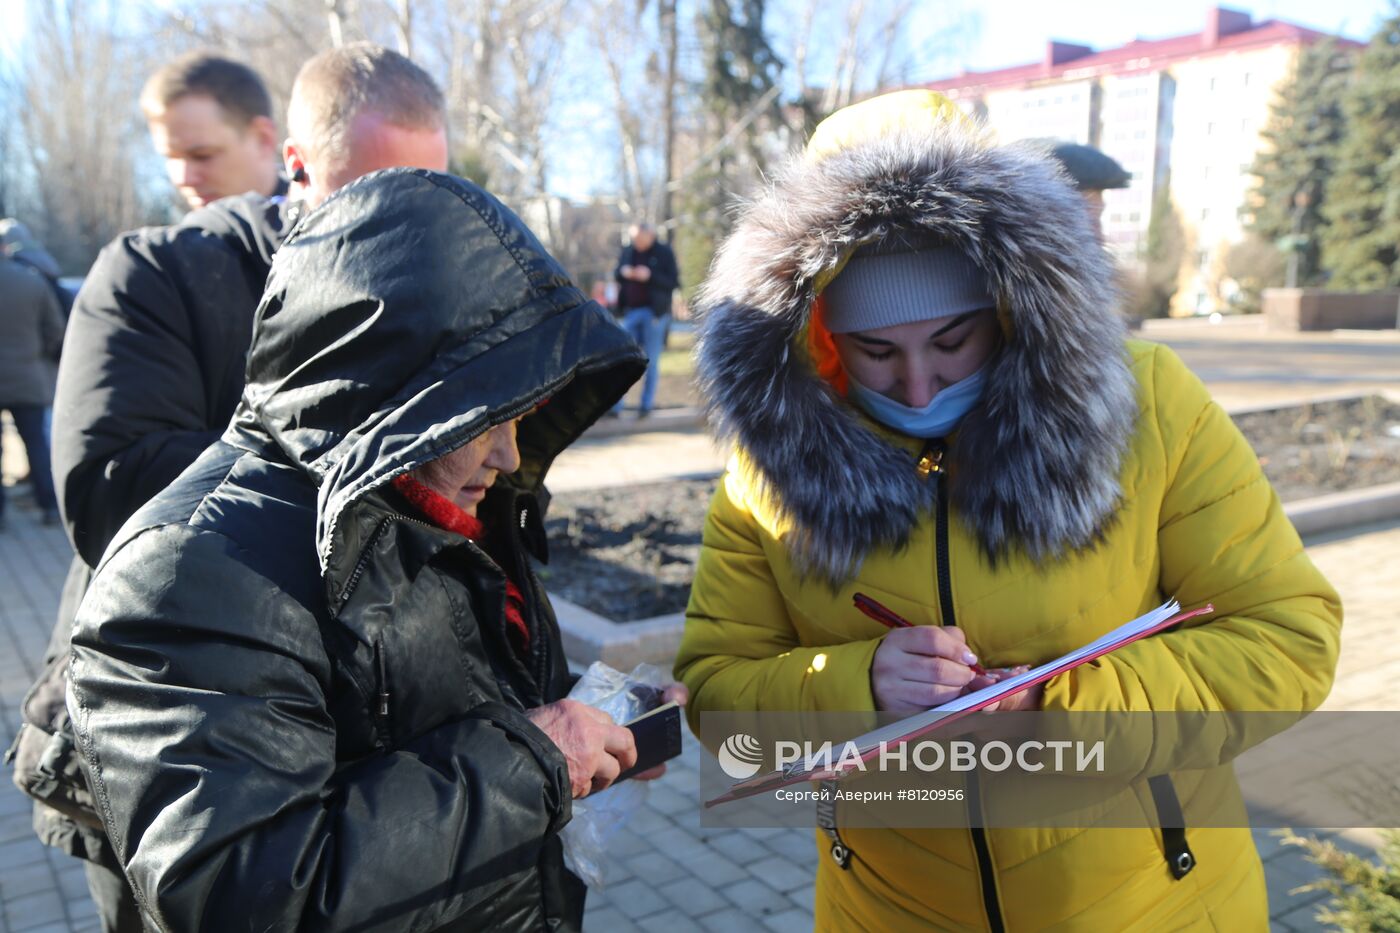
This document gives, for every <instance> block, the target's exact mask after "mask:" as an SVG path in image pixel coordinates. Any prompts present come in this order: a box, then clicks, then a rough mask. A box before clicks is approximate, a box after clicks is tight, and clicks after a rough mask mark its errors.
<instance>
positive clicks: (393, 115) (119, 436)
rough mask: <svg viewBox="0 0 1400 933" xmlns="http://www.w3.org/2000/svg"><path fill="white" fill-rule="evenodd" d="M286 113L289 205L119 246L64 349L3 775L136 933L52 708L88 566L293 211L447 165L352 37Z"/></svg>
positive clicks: (199, 222)
mask: <svg viewBox="0 0 1400 933" xmlns="http://www.w3.org/2000/svg"><path fill="white" fill-rule="evenodd" d="M406 76H409V77H406ZM410 77H411V80H410ZM429 91H431V92H432V93H428V92H429ZM425 101H426V102H427V105H426V107H425ZM433 101H436V103H435V104H434V103H433ZM291 111H292V113H293V115H294V116H293V119H292V120H291V121H290V122H291V123H292V126H291V136H290V138H289V139H288V140H287V143H286V147H285V151H286V152H287V169H288V173H289V174H290V175H291V176H292V177H293V189H292V195H293V197H295V198H297V199H298V200H297V201H295V202H289V201H287V200H284V199H283V198H280V197H279V198H266V197H263V196H261V195H258V194H248V195H244V196H241V197H231V198H226V199H224V200H222V201H220V202H219V203H217V204H213V205H211V206H209V207H205V208H202V209H200V210H196V211H193V212H191V213H190V214H189V215H188V216H187V217H186V218H185V219H184V220H183V221H182V222H181V223H179V224H176V225H174V226H170V227H157V228H147V229H143V230H137V231H134V232H131V233H127V234H123V235H122V236H120V237H118V238H117V239H116V240H115V241H113V242H112V243H111V244H109V245H108V246H107V247H106V249H104V250H103V251H102V254H101V255H100V256H99V257H98V260H97V262H96V264H94V266H93V269H92V271H91V272H90V273H89V275H88V278H87V281H86V282H85V283H84V284H83V288H82V291H81V292H80V293H79V295H78V299H77V302H76V303H75V305H74V309H73V316H72V320H71V322H70V324H69V328H68V335H67V338H66V340H65V342H64V357H63V362H62V364H61V365H60V367H59V377H58V393H57V397H56V399H55V406H54V410H55V411H54V445H53V447H54V449H53V460H54V477H55V480H56V484H57V487H58V494H59V501H60V506H61V509H62V512H63V518H64V522H65V525H66V527H67V530H68V534H69V538H70V540H71V541H72V543H73V547H74V549H75V550H76V551H77V557H76V558H75V559H74V561H73V564H72V566H71V567H70V569H69V574H68V581H67V582H66V583H65V585H64V593H63V602H62V604H61V606H60V608H59V617H58V620H57V623H56V624H55V628H54V634H53V638H52V640H51V641H50V645H49V651H48V656H47V661H46V666H45V670H44V672H43V673H42V674H41V675H40V680H39V683H38V684H36V685H35V689H34V690H33V691H31V693H30V695H29V696H28V697H27V698H26V700H25V704H24V708H23V710H22V713H23V718H24V721H25V725H24V727H22V728H21V732H20V735H19V736H18V737H17V738H16V741H15V746H14V747H15V750H16V752H17V763H16V775H15V780H16V782H18V783H21V785H22V786H24V785H25V784H26V782H27V784H28V786H27V787H26V790H27V792H29V793H30V794H31V795H32V796H36V797H39V798H42V799H43V800H44V801H45V802H47V803H48V804H49V805H48V806H45V805H44V804H43V803H41V804H39V805H38V806H36V807H35V818H34V825H35V831H36V832H37V833H38V835H39V837H40V839H41V840H43V841H44V842H46V843H48V844H49V845H53V846H56V847H58V848H62V849H64V850H65V851H67V852H69V853H70V854H72V855H76V856H78V857H80V858H82V859H84V860H85V861H86V862H87V863H88V864H87V870H88V883H89V888H90V889H91V891H92V893H93V898H94V900H95V901H96V902H97V904H98V907H99V912H100V913H102V915H103V923H104V929H106V930H109V931H111V930H120V931H123V933H124V931H127V930H130V931H138V930H140V929H141V920H140V918H139V915H138V912H137V908H136V904H135V900H134V899H133V897H132V895H131V892H130V890H129V889H128V887H127V882H126V878H125V877H124V875H123V872H122V867H121V865H120V864H119V863H118V862H117V860H116V856H115V854H114V853H113V851H112V848H111V846H110V844H109V843H108V841H107V839H106V836H105V835H104V833H103V831H102V828H101V825H100V823H99V821H98V820H97V815H96V812H95V808H94V806H93V801H92V799H91V795H90V793H89V791H88V787H87V782H86V779H85V776H84V774H83V773H82V772H81V769H80V764H79V762H78V759H77V756H76V754H75V752H74V750H73V748H72V745H71V742H72V735H71V726H70V725H69V724H68V722H67V719H66V713H65V712H64V709H63V704H64V690H65V683H66V674H67V659H68V654H69V641H70V638H71V631H72V624H73V617H74V615H75V613H76V612H77V608H78V604H79V602H80V601H81V599H82V596H83V594H84V592H85V591H86V589H87V585H88V582H89V580H90V579H91V574H92V568H94V567H96V566H97V564H98V562H99V561H100V560H101V558H102V554H103V551H104V550H106V547H107V544H108V543H109V542H110V541H111V540H112V538H113V537H114V536H115V535H116V532H117V530H118V529H119V528H120V527H121V526H122V525H123V524H124V523H125V522H126V520H127V518H129V517H130V516H131V515H132V514H133V513H135V512H136V510H137V509H138V508H140V507H141V506H142V505H143V504H145V503H146V502H147V501H148V500H150V499H151V498H152V497H153V496H155V495H156V494H157V493H159V492H160V491H161V490H162V489H164V488H165V487H166V486H167V485H168V484H169V483H170V482H171V481H172V480H173V479H175V477H176V476H178V475H179V474H180V473H181V472H182V471H183V470H184V469H185V468H186V467H187V466H189V465H190V464H191V463H192V462H194V460H195V458H196V457H198V456H199V454H200V452H201V451H203V450H204V449H205V448H206V447H207V446H209V445H210V444H211V443H213V442H214V441H215V440H217V439H218V437H219V436H220V435H221V434H222V433H223V430H224V427H225V426H226V425H227V424H228V421H229V418H230V416H231V415H232V414H233V410H234V408H235V407H236V405H237V404H238V401H239V398H240V397H241V395H242V392H243V380H244V366H245V358H246V355H247V351H248V345H249V342H250V339H251V335H252V321H253V313H254V311H255V310H256V309H257V305H258V301H259V300H260V298H261V296H262V291H263V286H264V284H265V282H266V279H267V274H268V269H269V267H270V265H271V262H272V255H273V252H274V251H275V250H276V249H277V248H278V246H280V245H281V242H282V239H283V237H284V236H285V235H286V234H287V232H289V231H290V229H291V227H292V226H293V225H294V224H295V221H296V219H297V218H298V216H299V215H300V213H301V212H302V211H303V210H305V209H309V208H311V207H314V206H316V205H317V204H319V203H320V201H322V200H324V198H325V197H326V196H327V195H328V194H329V193H330V192H331V191H332V190H334V186H336V185H339V184H344V183H345V182H348V181H350V180H352V178H353V177H355V174H356V173H364V172H370V171H374V170H376V169H380V168H388V167H391V166H396V165H405V166H414V167H419V168H427V169H433V170H435V171H443V170H445V169H446V167H447V137H446V133H447V130H446V115H445V111H444V108H443V106H442V97H441V94H440V93H437V90H436V87H435V86H434V85H433V83H432V79H431V78H429V77H428V76H427V75H426V74H425V73H423V72H422V71H421V70H419V69H418V68H417V66H415V65H413V63H412V62H410V61H408V59H406V58H404V57H403V56H401V55H399V54H398V53H396V52H392V51H389V50H388V49H382V48H379V47H377V46H371V45H369V44H368V43H360V44H356V45H351V46H347V47H343V48H340V49H334V50H331V51H328V52H324V53H322V54H321V55H318V56H316V57H315V58H313V59H312V60H311V61H309V62H308V63H307V64H306V66H305V67H304V68H303V70H302V76H301V77H299V78H298V81H297V86H296V89H295V90H294V91H293V100H292V103H291Z"/></svg>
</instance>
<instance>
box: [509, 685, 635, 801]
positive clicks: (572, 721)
mask: <svg viewBox="0 0 1400 933" xmlns="http://www.w3.org/2000/svg"><path fill="white" fill-rule="evenodd" d="M525 715H526V716H527V717H528V718H529V720H530V721H531V722H533V723H534V724H535V725H536V726H537V727H538V728H539V730H540V731H541V732H543V733H544V734H545V735H547V736H549V738H550V741H552V742H553V743H554V744H555V745H557V746H559V751H561V752H562V753H563V754H564V760H565V761H566V762H568V765H569V783H570V784H571V785H572V791H573V795H574V797H575V798H576V799H577V798H579V797H587V796H588V795H589V794H591V793H593V792H594V791H600V790H602V789H603V788H605V787H607V786H608V785H609V784H611V783H612V782H613V781H615V780H616V779H617V776H618V775H619V774H621V773H622V772H623V771H626V770H627V769H628V768H630V767H632V766H633V765H634V764H636V763H637V745H636V742H635V741H634V740H633V738H632V733H631V731H630V730H628V729H625V728H623V727H622V726H619V725H616V724H615V723H614V722H613V720H612V717H611V716H609V715H608V714H607V713H605V712H603V711H602V710H600V709H598V708H597V707H594V706H589V705H588V704H586V703H580V702H578V701H577V700H558V701H556V702H554V703H549V704H547V705H545V706H538V707H536V708H534V709H532V710H527V711H526V713H525Z"/></svg>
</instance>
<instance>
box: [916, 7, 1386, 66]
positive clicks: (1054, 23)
mask: <svg viewBox="0 0 1400 933" xmlns="http://www.w3.org/2000/svg"><path fill="white" fill-rule="evenodd" d="M1215 5H1216V4H1214V3H1210V2H1208V0H1171V2H1167V3H1131V2H1125V0H1073V2H1065V0H1061V2H1045V0H984V2H982V3H980V4H978V5H977V10H978V15H979V18H980V28H979V29H978V30H977V35H976V36H975V37H973V38H972V41H971V42H970V43H969V47H968V48H966V49H965V50H954V51H953V52H952V54H950V55H949V56H947V61H945V62H942V63H940V64H943V65H944V68H943V69H942V70H941V71H939V73H929V74H927V75H920V77H925V78H927V79H928V80H936V79H937V78H940V77H949V76H951V75H953V74H956V73H957V72H958V71H959V69H960V68H966V69H969V70H973V71H985V70H988V69H993V68H1005V67H1007V66H1009V65H1024V64H1027V63H1029V62H1035V61H1039V60H1040V59H1041V58H1042V57H1043V56H1044V54H1045V43H1046V41H1047V40H1049V39H1059V40H1062V41H1066V42H1074V43H1078V44H1081V45H1088V46H1091V47H1092V48H1094V49H1104V48H1111V47H1113V46H1117V45H1123V44H1125V43H1128V42H1131V41H1132V40H1133V39H1136V38H1143V39H1161V38H1166V37H1168V36H1176V35H1182V34H1184V33H1189V32H1199V31H1200V30H1201V29H1203V28H1204V27H1205V22H1206V14H1207V11H1209V10H1210V8H1211V7H1212V6H1215ZM1226 5H1227V6H1229V7H1231V8H1232V9H1238V10H1244V11H1248V12H1249V13H1250V14H1251V15H1252V16H1253V18H1254V21H1255V22H1259V21H1260V20H1265V19H1281V20H1286V21H1288V22H1292V23H1297V24H1298V25H1301V26H1308V27H1310V28H1313V29H1318V30H1321V31H1323V32H1331V33H1336V34H1339V35H1343V36H1346V37H1348V38H1352V39H1364V38H1366V37H1367V36H1369V35H1370V33H1371V31H1372V30H1373V28H1374V27H1375V25H1376V24H1377V23H1378V22H1379V21H1380V19H1381V18H1382V17H1383V16H1384V15H1385V13H1386V11H1387V10H1388V9H1389V3H1388V2H1387V0H1253V2H1250V0H1240V2H1237V3H1233V4H1226ZM938 14H939V11H938V10H937V8H936V7H935V5H934V4H924V5H922V6H921V16H922V19H923V20H924V21H923V22H921V23H919V24H918V27H917V28H919V29H923V30H928V29H932V28H937V17H938ZM935 70H937V69H935Z"/></svg>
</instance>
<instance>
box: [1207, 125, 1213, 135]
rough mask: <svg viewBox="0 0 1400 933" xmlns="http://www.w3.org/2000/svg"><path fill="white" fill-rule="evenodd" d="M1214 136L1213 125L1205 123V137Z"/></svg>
mask: <svg viewBox="0 0 1400 933" xmlns="http://www.w3.org/2000/svg"><path fill="white" fill-rule="evenodd" d="M1214 134H1215V124H1214V123H1207V124H1206V135H1207V136H1213V135H1214Z"/></svg>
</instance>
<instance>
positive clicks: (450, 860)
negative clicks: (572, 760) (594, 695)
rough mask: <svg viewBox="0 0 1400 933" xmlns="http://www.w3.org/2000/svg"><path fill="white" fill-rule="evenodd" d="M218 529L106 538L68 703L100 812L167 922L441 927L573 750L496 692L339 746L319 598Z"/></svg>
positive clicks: (479, 893) (531, 857)
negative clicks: (271, 574) (315, 610)
mask: <svg viewBox="0 0 1400 933" xmlns="http://www.w3.org/2000/svg"><path fill="white" fill-rule="evenodd" d="M242 558H243V555H242V552H241V551H240V550H239V548H238V547H237V546H236V545H235V544H234V543H233V542H231V541H230V540H228V539H227V538H225V537H224V536H222V535H219V534H216V533H213V532H208V531H198V530H195V529H191V528H189V527H187V526H184V525H170V526H165V527H161V528H156V529H152V530H148V531H145V532H143V533H141V534H140V535H138V536H137V537H136V538H134V539H132V540H131V541H130V542H129V543H127V544H125V545H123V546H122V547H121V549H120V550H118V551H117V552H115V553H114V554H112V555H111V556H110V557H109V558H108V560H107V563H106V564H105V565H104V566H103V567H102V569H101V570H100V571H99V573H98V575H97V577H96V578H95V580H94V582H93V586H92V588H91V589H90V590H89V592H88V596H87V598H86V599H85V600H84V602H83V606H82V609H81V610H80V612H79V615H78V622H77V625H76V628H75V631H74V636H73V655H72V662H71V675H70V676H71V684H72V686H71V689H70V693H69V698H68V706H69V712H70V715H71V716H72V721H73V723H74V729H75V732H76V734H77V737H78V744H79V749H80V751H81V753H82V755H83V757H84V759H85V761H86V764H87V767H88V771H89V774H90V776H91V778H92V784H93V790H94V795H95V797H96V799H97V802H98V808H99V811H100V813H101V815H102V819H103V823H104V825H105V827H106V829H107V832H108V834H109V836H110V838H111V840H112V843H113V847H114V848H115V850H116V852H117V854H118V857H119V859H120V860H121V863H122V865H123V866H124V867H125V869H126V871H127V874H128V876H129V877H130V879H131V881H132V882H133V885H134V889H135V891H136V894H137V897H138V899H139V900H140V901H141V903H142V904H143V906H144V907H145V908H146V909H147V910H148V911H149V912H150V913H151V914H152V916H153V917H154V918H155V919H156V921H157V923H158V924H159V925H160V928H161V929H168V930H202V931H222V930H234V929H238V930H278V931H283V930H317V931H321V930H327V931H328V930H360V931H368V930H376V931H377V930H384V931H389V930H409V929H414V930H428V929H436V928H437V927H439V926H442V925H444V924H446V923H448V922H450V921H452V920H454V919H456V918H458V917H461V916H463V915H464V914H466V913H467V912H469V911H470V910H472V909H473V908H474V907H475V906H477V905H479V904H481V903H483V902H484V901H485V900H486V899H488V898H489V897H490V896H491V895H492V893H493V892H495V891H498V890H499V889H500V888H501V886H502V885H503V884H508V883H509V882H510V879H511V878H512V876H518V875H519V873H521V872H526V871H533V870H535V868H536V866H537V865H538V863H539V860H540V858H541V852H542V850H543V849H544V847H545V844H546V842H547V841H549V840H550V839H551V838H552V836H553V834H555V833H557V832H558V830H559V829H560V828H562V826H563V824H564V823H565V822H566V821H567V820H568V818H569V815H570V812H571V801H570V796H569V779H568V768H567V765H566V763H565V761H564V758H563V756H562V755H561V754H560V752H559V751H558V749H557V748H556V747H555V746H554V745H553V743H551V742H550V741H549V739H548V738H547V737H546V736H545V735H544V733H543V732H540V731H539V730H538V729H537V728H535V726H534V725H533V724H532V723H531V722H530V721H529V720H528V719H527V718H526V717H525V716H524V714H523V713H520V712H519V711H517V710H514V709H511V708H508V707H506V706H503V705H501V704H496V703H487V704H483V705H481V706H478V707H476V708H475V709H473V710H472V711H470V712H469V713H468V714H467V715H466V716H465V717H463V718H461V719H457V720H453V721H449V722H447V723H444V724H443V725H441V726H439V727H438V728H436V729H433V730H431V731H429V732H427V733H425V734H424V735H422V736H420V737H418V738H417V739H414V740H413V741H411V742H410V743H408V744H407V745H406V746H405V747H403V748H400V749H397V750H392V751H389V752H386V753H383V754H378V755H375V756H373V757H370V758H368V759H364V760H361V761H359V762H356V763H353V764H345V763H343V762H338V761H337V758H336V729H335V722H334V720H333V719H332V717H331V715H330V712H329V704H328V697H329V696H330V690H331V687H330V683H331V677H332V663H331V660H330V659H329V657H328V656H327V654H326V651H325V647H324V642H323V641H322V637H321V634H320V629H319V622H318V620H317V618H316V617H315V616H314V615H313V614H312V613H311V612H309V611H308V610H307V609H306V608H305V607H304V606H303V605H302V604H301V603H299V602H297V601H296V600H294V599H292V598H291V597H289V596H287V595H285V594H283V593H282V592H281V590H280V588H279V587H278V586H277V585H275V584H274V583H273V581H271V580H269V579H267V578H266V577H265V576H263V575H262V574H260V573H258V572H257V571H255V570H253V569H252V568H251V567H250V566H249V565H248V564H247V563H245V562H244V561H243V559H242Z"/></svg>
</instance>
